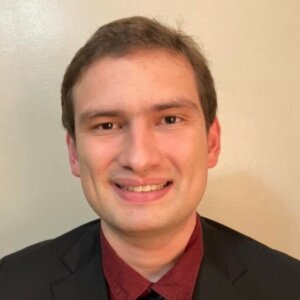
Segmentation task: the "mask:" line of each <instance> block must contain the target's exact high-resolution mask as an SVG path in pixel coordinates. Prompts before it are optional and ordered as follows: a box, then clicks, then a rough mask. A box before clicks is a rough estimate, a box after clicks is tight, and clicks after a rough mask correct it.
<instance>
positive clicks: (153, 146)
mask: <svg viewBox="0 0 300 300" xmlns="http://www.w3.org/2000/svg"><path fill="white" fill-rule="evenodd" d="M121 147H122V149H121V152H120V155H119V162H120V164H121V165H122V167H123V168H126V169H128V170H131V171H133V172H135V173H137V174H140V175H142V174H143V173H145V172H147V171H149V170H151V169H154V168H155V167H157V166H158V165H159V163H160V160H161V152H160V150H159V143H158V139H157V136H156V133H155V130H154V129H153V128H151V127H149V126H147V124H132V126H130V128H128V130H127V134H126V135H125V136H124V141H123V145H122V146H121Z"/></svg>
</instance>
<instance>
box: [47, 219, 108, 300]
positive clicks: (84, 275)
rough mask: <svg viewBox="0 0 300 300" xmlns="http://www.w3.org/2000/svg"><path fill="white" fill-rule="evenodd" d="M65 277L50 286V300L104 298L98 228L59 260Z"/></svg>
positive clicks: (84, 236) (80, 240)
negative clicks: (64, 271) (63, 268)
mask: <svg viewBox="0 0 300 300" xmlns="http://www.w3.org/2000/svg"><path fill="white" fill-rule="evenodd" d="M62 262H63V264H64V266H65V267H66V268H67V269H68V271H69V275H68V276H66V277H65V278H64V279H63V280H61V281H59V282H57V283H55V284H53V285H52V293H53V299H55V300H65V299H68V300H81V299H91V300H93V299H103V300H105V299H108V296H107V287H106V283H105V278H104V274H103V271H102V261H101V250H100V242H99V223H98V226H93V227H92V228H90V229H89V230H88V231H87V232H86V233H85V234H84V235H83V236H82V237H81V238H80V239H79V240H78V241H77V243H75V245H74V246H73V247H72V248H71V249H70V250H69V251H68V252H67V253H66V255H64V257H63V258H62Z"/></svg>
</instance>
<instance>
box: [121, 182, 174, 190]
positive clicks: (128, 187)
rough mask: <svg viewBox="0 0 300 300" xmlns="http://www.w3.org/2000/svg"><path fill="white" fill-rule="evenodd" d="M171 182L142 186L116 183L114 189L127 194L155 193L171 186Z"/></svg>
mask: <svg viewBox="0 0 300 300" xmlns="http://www.w3.org/2000/svg"><path fill="white" fill-rule="evenodd" d="M171 184H172V182H171V181H167V182H165V183H161V184H144V185H125V184H120V183H116V184H115V185H116V187H117V188H119V189H121V190H123V191H127V192H134V193H149V192H157V191H160V190H163V189H164V188H166V187H167V186H169V185H171Z"/></svg>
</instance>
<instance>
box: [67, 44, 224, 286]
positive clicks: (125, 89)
mask: <svg viewBox="0 0 300 300" xmlns="http://www.w3.org/2000/svg"><path fill="white" fill-rule="evenodd" d="M73 95H74V108H75V134H76V142H75V141H74V140H73V139H72V137H71V136H70V135H69V134H67V145H68V150H69V160H70V165H71V170H72V173H73V174H74V175H75V176H77V177H80V179H81V183H82V187H83V190H84V193H85V196H86V198H87V200H88V202H89V203H90V205H91V206H92V208H93V209H94V210H95V212H96V213H97V214H98V215H99V216H100V217H101V219H102V221H101V224H102V229H103V232H104V235H105V236H106V238H107V240H108V241H109V243H110V244H111V246H112V247H113V248H114V250H115V251H116V252H117V254H118V255H119V256H120V257H121V258H122V259H123V260H124V261H126V262H127V263H128V264H129V265H130V266H131V267H133V268H134V269H135V270H137V271H138V272H139V273H140V274H142V275H143V276H144V277H146V278H148V279H150V280H152V281H156V280H158V279H159V278H160V277H161V276H162V275H163V274H165V273H166V272H167V271H168V270H169V269H170V268H171V267H172V266H173V265H174V263H175V262H176V260H177V258H178V257H179V256H180V254H181V253H182V252H183V250H184V247H185V246H186V244H187V242H188V240H189V237H190V236H191V234H192V231H193V229H194V226H195V222H196V208H197V206H198V204H199V202H200V200H201V198H202V196H203V193H204V190H205V186H206V182H207V173H208V169H209V168H211V167H213V166H215V165H216V163H217V160H218V156H219V151H220V127H219V123H218V120H217V119H215V120H214V122H213V124H212V125H211V127H210V129H209V130H208V132H207V130H206V127H205V119H204V116H203V112H202V108H201V105H200V100H199V95H198V92H197V86H196V82H195V78H194V73H193V70H192V67H191V66H190V64H189V63H188V61H187V60H186V59H185V58H184V57H183V56H181V55H178V54H174V53H172V52H170V51H167V50H161V49H160V50H141V51H138V52H134V53H132V54H130V55H127V56H123V57H120V58H112V57H105V58H101V59H100V60H98V61H97V62H95V63H93V64H92V65H91V66H90V67H89V68H88V69H87V71H86V72H85V73H84V74H83V76H82V78H81V79H80V81H79V82H77V84H76V85H75V87H74V90H73ZM142 189H144V190H143V191H142ZM133 190H134V191H133Z"/></svg>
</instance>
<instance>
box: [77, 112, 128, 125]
mask: <svg viewBox="0 0 300 300" xmlns="http://www.w3.org/2000/svg"><path fill="white" fill-rule="evenodd" d="M123 115H124V113H123V112H122V111H121V110H103V111H98V110H89V111H86V112H84V113H82V114H81V115H80V116H79V124H84V123H85V122H86V121H88V120H92V119H95V118H101V117H120V116H123Z"/></svg>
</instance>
